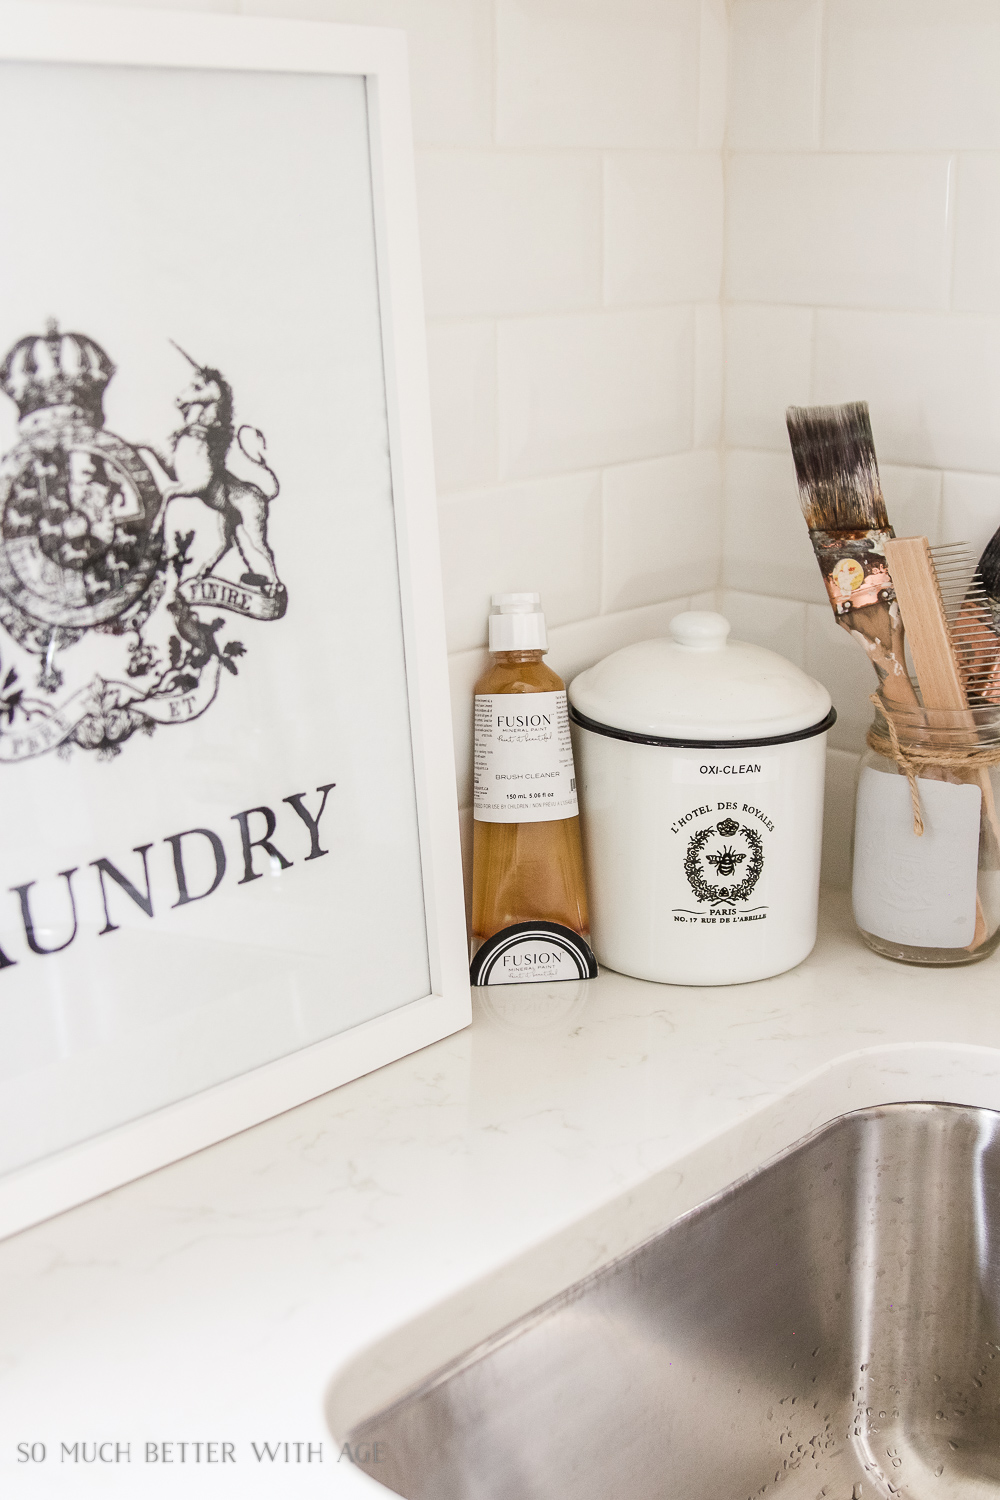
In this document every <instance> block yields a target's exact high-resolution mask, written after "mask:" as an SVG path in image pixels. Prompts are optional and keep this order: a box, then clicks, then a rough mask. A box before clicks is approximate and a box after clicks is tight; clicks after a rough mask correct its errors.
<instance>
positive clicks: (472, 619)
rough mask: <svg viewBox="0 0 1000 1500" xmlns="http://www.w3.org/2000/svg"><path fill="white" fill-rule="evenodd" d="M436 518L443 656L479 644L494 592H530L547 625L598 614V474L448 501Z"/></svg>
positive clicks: (529, 483)
mask: <svg viewBox="0 0 1000 1500" xmlns="http://www.w3.org/2000/svg"><path fill="white" fill-rule="evenodd" d="M440 518H441V567H442V573H443V576H444V589H445V620H446V624H447V630H448V646H449V649H450V650H452V651H464V650H465V649H467V648H468V647H471V646H479V645H485V643H486V621H487V617H488V615H489V612H490V595H491V594H494V593H516V592H520V591H523V590H535V591H537V592H538V593H540V594H541V596H542V607H543V608H544V610H545V616H546V619H547V620H548V623H549V624H550V625H561V624H563V623H565V622H566V621H569V620H581V619H585V618H586V617H587V616H589V615H596V614H597V613H598V612H599V610H600V529H601V478H600V475H599V474H597V473H593V472H591V473H582V474H568V475H565V474H561V475H559V476H558V477H556V478H552V479H536V480H529V481H527V482H526V483H524V484H517V485H510V486H504V487H502V488H497V489H489V490H483V491H480V492H479V493H474V494H463V495H449V496H446V497H444V498H443V499H442V501H441V504H440ZM470 559H474V560H475V566H471V567H470Z"/></svg>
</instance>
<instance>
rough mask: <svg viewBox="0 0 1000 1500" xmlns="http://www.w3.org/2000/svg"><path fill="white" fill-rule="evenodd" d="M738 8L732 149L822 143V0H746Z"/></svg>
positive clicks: (732, 60)
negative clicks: (820, 94)
mask: <svg viewBox="0 0 1000 1500" xmlns="http://www.w3.org/2000/svg"><path fill="white" fill-rule="evenodd" d="M730 16H731V21H730V39H729V115H728V121H727V129H726V144H727V145H728V146H729V148H730V150H733V151H801V150H808V149H809V148H811V147H813V146H818V145H819V110H818V100H819V89H818V79H819V69H820V64H821V54H820V36H821V33H822V19H823V5H822V0H738V3H736V4H735V5H733V7H732V9H731V12H730Z"/></svg>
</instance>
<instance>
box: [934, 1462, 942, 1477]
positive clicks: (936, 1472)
mask: <svg viewBox="0 0 1000 1500" xmlns="http://www.w3.org/2000/svg"><path fill="white" fill-rule="evenodd" d="M943 1473H944V1464H938V1466H937V1468H936V1469H935V1470H934V1478H935V1479H940V1478H941V1475H942V1474H943Z"/></svg>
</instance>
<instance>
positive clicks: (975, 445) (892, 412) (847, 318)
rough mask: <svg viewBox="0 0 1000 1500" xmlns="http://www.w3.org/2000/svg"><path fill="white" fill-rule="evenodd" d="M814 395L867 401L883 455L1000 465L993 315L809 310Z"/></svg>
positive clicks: (980, 467) (999, 357) (952, 464)
mask: <svg viewBox="0 0 1000 1500" xmlns="http://www.w3.org/2000/svg"><path fill="white" fill-rule="evenodd" d="M813 397H814V399H815V400H816V401H820V402H825V401H857V400H862V399H864V400H867V401H868V403H869V405H870V407H871V414H872V430H873V432H874V434H875V441H876V446H877V449H878V453H879V456H880V458H881V459H882V460H883V461H888V462H891V463H899V464H926V465H928V466H930V467H933V468H949V469H971V470H974V471H978V472H985V473H998V472H1000V421H998V420H997V413H998V412H1000V317H978V318H973V317H962V316H953V317H948V316H941V315H937V316H935V315H927V314H916V313H893V312H837V311H833V310H829V309H820V310H819V311H818V312H817V314H816V346H815V352H814V379H813Z"/></svg>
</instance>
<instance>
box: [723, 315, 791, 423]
mask: <svg viewBox="0 0 1000 1500" xmlns="http://www.w3.org/2000/svg"><path fill="white" fill-rule="evenodd" d="M725 329H726V354H725V360H726V380H725V392H726V395H725V435H726V443H727V445H729V446H731V447H733V448H776V449H779V450H780V451H781V452H784V451H785V450H786V449H787V448H788V429H787V428H786V426H785V408H786V407H788V406H808V405H809V403H810V400H811V391H812V361H813V311H812V309H811V308H805V307H782V306H769V307H762V306H758V305H755V304H753V303H734V304H732V305H730V306H729V307H727V308H726V312H725Z"/></svg>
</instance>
